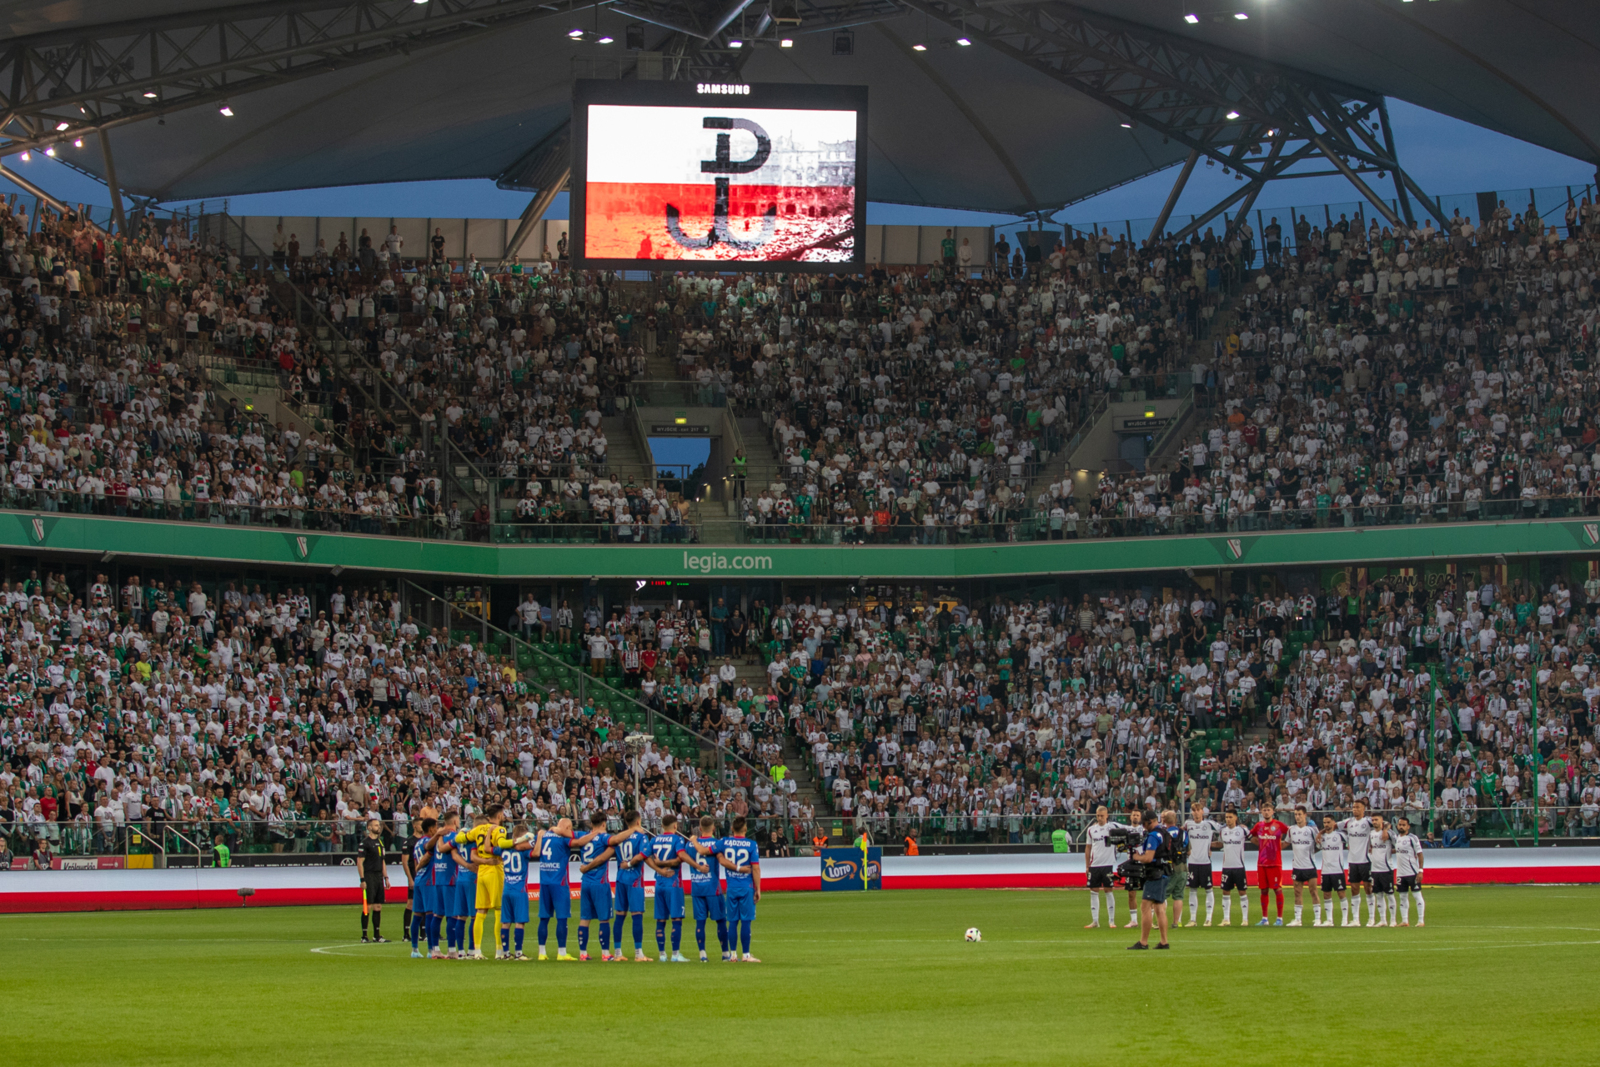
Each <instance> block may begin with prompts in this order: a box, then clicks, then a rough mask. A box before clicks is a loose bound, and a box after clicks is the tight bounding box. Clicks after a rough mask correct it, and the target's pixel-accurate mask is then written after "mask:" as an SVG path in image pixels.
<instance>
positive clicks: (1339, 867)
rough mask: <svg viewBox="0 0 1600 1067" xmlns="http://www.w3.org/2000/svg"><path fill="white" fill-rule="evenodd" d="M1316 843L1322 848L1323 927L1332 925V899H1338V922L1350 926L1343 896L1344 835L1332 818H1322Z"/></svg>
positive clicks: (1348, 913) (1357, 916)
mask: <svg viewBox="0 0 1600 1067" xmlns="http://www.w3.org/2000/svg"><path fill="white" fill-rule="evenodd" d="M1317 843H1318V844H1319V845H1321V846H1322V903H1323V905H1324V907H1325V909H1326V910H1327V913H1328V914H1327V918H1326V919H1325V920H1323V923H1322V925H1323V926H1332V925H1333V898H1334V896H1335V894H1337V895H1338V897H1339V914H1340V921H1341V922H1343V924H1344V925H1345V926H1349V925H1350V898H1349V897H1347V896H1345V892H1344V891H1345V880H1344V835H1343V834H1341V833H1340V832H1339V827H1338V824H1337V823H1335V822H1334V821H1333V816H1331V815H1328V816H1324V818H1323V820H1322V836H1321V837H1320V838H1318V840H1317ZM1360 920H1361V912H1360V911H1359V910H1357V912H1356V921H1357V922H1359V921H1360Z"/></svg>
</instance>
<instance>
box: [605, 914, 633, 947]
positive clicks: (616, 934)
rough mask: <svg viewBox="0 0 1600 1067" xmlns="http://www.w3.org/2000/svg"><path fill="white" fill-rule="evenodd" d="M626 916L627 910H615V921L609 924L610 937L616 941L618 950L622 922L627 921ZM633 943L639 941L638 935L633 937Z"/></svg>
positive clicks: (620, 945) (620, 941) (620, 942)
mask: <svg viewBox="0 0 1600 1067" xmlns="http://www.w3.org/2000/svg"><path fill="white" fill-rule="evenodd" d="M627 918H628V914H627V912H621V911H619V912H617V918H616V921H615V922H614V923H613V924H612V926H611V939H612V940H613V941H615V942H616V943H617V949H618V950H619V951H620V950H621V948H622V924H623V923H624V922H626V921H627ZM633 943H634V944H635V945H637V944H638V943H639V939H638V937H635V938H634V939H633Z"/></svg>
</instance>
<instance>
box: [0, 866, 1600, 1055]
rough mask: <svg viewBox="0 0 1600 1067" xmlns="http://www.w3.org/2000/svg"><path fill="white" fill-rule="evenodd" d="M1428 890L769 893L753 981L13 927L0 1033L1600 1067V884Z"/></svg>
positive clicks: (529, 1048) (174, 1047) (232, 932)
mask: <svg viewBox="0 0 1600 1067" xmlns="http://www.w3.org/2000/svg"><path fill="white" fill-rule="evenodd" d="M1427 895H1428V926H1427V928H1426V929H1423V930H1417V929H1395V930H1390V929H1381V930H1376V929H1374V930H1369V929H1366V928H1365V927H1360V928H1351V929H1342V928H1336V929H1331V930H1330V929H1325V928H1323V929H1319V928H1314V927H1310V926H1307V927H1302V928H1299V929H1288V928H1284V929H1279V928H1276V927H1269V928H1266V929H1261V928H1258V927H1249V928H1244V929H1241V928H1239V927H1231V928H1228V929H1220V928H1216V927H1213V928H1211V929H1205V928H1199V929H1194V930H1188V929H1183V930H1177V931H1175V932H1174V934H1173V943H1174V947H1173V949H1172V951H1170V952H1162V953H1156V952H1128V951H1126V947H1127V945H1128V944H1130V943H1131V942H1132V941H1133V938H1134V934H1133V932H1132V931H1124V930H1121V929H1118V930H1115V931H1112V930H1107V929H1099V930H1084V929H1082V926H1083V924H1084V922H1086V921H1087V920H1088V895H1087V893H1085V892H1083V891H1081V890H1080V891H1067V892H1053V891H1040V892H980V891H957V890H950V891H925V892H900V893H875V894H872V895H871V896H863V895H860V894H845V893H839V894H798V893H796V894H788V893H780V894H774V895H771V896H768V897H766V898H765V899H763V900H762V902H761V905H760V915H761V918H760V920H759V921H758V922H757V923H756V927H755V931H756V933H755V942H754V946H753V948H754V951H755V954H756V955H757V956H760V957H761V958H762V959H763V960H764V961H765V962H764V963H762V964H760V965H759V966H755V965H745V964H724V963H719V962H716V961H715V956H716V951H717V948H716V943H715V937H714V935H712V936H711V938H710V940H711V946H710V948H711V953H712V956H713V962H711V963H709V964H705V965H701V964H698V963H693V964H687V965H685V964H676V965H673V964H668V965H662V964H660V963H651V964H648V965H645V964H632V963H630V964H626V965H623V964H600V963H598V962H591V963H587V964H557V963H555V962H550V963H543V964H540V963H521V964H516V963H494V962H483V963H471V962H459V963H457V962H445V961H424V960H413V959H410V958H409V946H408V945H401V944H398V943H396V944H392V945H361V944H359V930H360V913H359V911H358V909H356V908H262V909H232V910H226V911H187V912H137V913H128V912H108V913H98V914H90V915H40V916H12V917H6V918H3V919H0V951H3V953H4V955H3V958H4V960H5V963H4V965H3V967H0V1013H3V1016H0V1017H3V1018H4V1020H5V1023H4V1031H5V1036H4V1048H5V1050H6V1056H5V1058H6V1061H7V1062H8V1063H16V1064H52V1065H54V1064H79V1063H94V1064H117V1065H126V1064H164V1063H170V1064H194V1063H224V1064H227V1065H228V1067H248V1065H254V1064H262V1065H270V1067H286V1065H298V1064H337V1065H339V1067H358V1065H359V1067H365V1065H367V1064H383V1065H388V1064H410V1063H417V1064H428V1065H431V1067H438V1065H441V1064H455V1063H473V1064H483V1063H495V1062H523V1063H530V1064H557V1063H580V1062H590V1063H609V1062H630V1063H642V1062H650V1061H655V1062H667V1061H668V1060H669V1059H670V1061H671V1062H685V1060H684V1057H688V1058H689V1059H688V1061H687V1062H695V1063H719V1064H720V1063H758V1064H784V1065H787V1064H811V1063H816V1064H828V1065H830V1067H837V1065H840V1064H848V1065H850V1067H866V1065H873V1064H894V1065H904V1064H917V1065H922V1064H946V1063H948V1064H1013V1063H1028V1064H1032V1063H1037V1064H1052V1065H1054V1064H1063V1063H1095V1064H1098V1063H1104V1064H1117V1065H1119V1067H1126V1065H1127V1064H1130V1063H1139V1064H1167V1063H1179V1064H1184V1065H1185V1067H1189V1065H1195V1064H1210V1063H1217V1064H1230V1065H1232V1064H1240V1063H1252V1064H1253V1063H1258V1062H1264V1061H1268V1060H1277V1061H1281V1062H1285V1063H1293V1062H1305V1063H1316V1064H1318V1065H1323V1064H1335V1065H1337V1064H1351V1065H1357V1067H1376V1065H1384V1064H1404V1065H1405V1067H1426V1065H1429V1064H1437V1063H1457V1064H1461V1065H1466V1064H1473V1065H1478V1064H1517V1065H1519V1067H1520V1065H1523V1064H1527V1063H1537V1062H1555V1063H1577V1062H1592V1061H1593V1060H1594V1059H1595V1056H1596V1053H1595V1050H1596V1049H1600V1014H1597V1013H1596V1012H1594V1011H1593V1010H1591V1009H1590V1008H1589V1007H1588V1006H1587V1005H1586V1002H1584V1001H1583V998H1584V997H1586V996H1587V995H1588V993H1589V992H1590V991H1592V990H1594V989H1596V988H1600V889H1593V888H1579V887H1570V888H1569V887H1526V888H1525V887H1515V888H1472V889H1465V888H1462V889H1453V888H1438V889H1430V890H1428V891H1427ZM1119 896H1120V894H1119ZM1124 902H1125V898H1124V900H1123V901H1119V905H1120V904H1122V903H1124ZM1251 913H1252V916H1253V917H1257V918H1258V917H1259V915H1258V913H1257V911H1256V901H1255V900H1254V899H1252V901H1251ZM1291 914H1292V913H1291ZM385 917H386V918H387V920H388V921H387V922H386V923H385V926H384V930H385V933H387V934H390V935H391V936H394V935H396V934H398V933H399V932H400V917H401V912H400V909H398V908H393V909H389V910H387V911H386V912H385ZM1217 917H1218V919H1220V918H1221V908H1220V906H1219V907H1218V909H1217ZM1118 918H1119V919H1122V920H1125V919H1126V915H1125V913H1124V912H1123V910H1122V908H1121V907H1120V906H1119V909H1118ZM1413 918H1415V916H1413ZM1235 920H1236V921H1237V915H1235ZM1364 920H1365V913H1364V912H1363V921H1364ZM1307 921H1309V914H1308V916H1307ZM969 926H976V927H979V928H980V929H981V930H982V931H983V938H984V939H983V941H982V943H980V944H968V943H967V942H965V941H964V940H963V939H962V935H963V932H964V931H965V930H966V928H967V927H969ZM352 935H356V936H354V937H353V936H352ZM551 936H552V938H553V937H554V930H553V929H552V931H551ZM629 936H630V935H629V934H628V933H625V934H624V937H625V939H626V938H629ZM645 936H646V940H647V951H649V952H650V953H651V955H652V956H654V954H655V928H654V923H653V921H652V922H647V923H646V930H645ZM533 938H534V931H533V929H532V928H531V926H530V929H529V931H528V944H527V951H529V952H530V953H532V952H534V951H536V949H535V946H534V945H533ZM630 946H631V941H630ZM551 947H552V950H553V949H554V946H553V945H552V946H551ZM569 948H570V949H571V950H572V951H573V952H576V951H577V923H576V921H574V922H573V924H572V931H571V937H570V940H569ZM597 949H598V944H597V942H595V941H591V943H590V950H591V952H595V953H596V955H598V952H597ZM684 952H685V954H686V955H690V956H693V955H695V947H694V934H693V924H692V923H686V924H685V929H684ZM1583 1049H1588V1050H1589V1052H1587V1053H1585V1052H1583V1051H1582V1050H1583Z"/></svg>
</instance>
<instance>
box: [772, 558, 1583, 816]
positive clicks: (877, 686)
mask: <svg viewBox="0 0 1600 1067" xmlns="http://www.w3.org/2000/svg"><path fill="white" fill-rule="evenodd" d="M1147 595H1148V592H1147V591H1141V590H1139V589H1138V588H1128V589H1125V590H1122V591H1112V592H1107V593H1104V594H1101V595H1098V596H1094V597H1091V596H1089V595H1087V594H1086V595H1084V596H1083V597H1082V598H1081V600H1080V601H1079V602H1078V603H1071V602H1068V601H1065V600H1062V601H1055V600H1043V601H1039V600H1033V601H1026V600H1025V601H1022V602H1012V601H1000V600H997V601H995V602H992V603H990V604H987V605H983V606H978V607H974V608H973V609H971V610H969V609H967V608H966V607H964V606H961V605H951V604H948V603H946V604H928V605H922V606H915V605H911V606H908V605H878V606H876V607H875V608H872V609H870V610H866V611H857V610H854V609H846V610H832V609H830V608H828V607H826V606H814V605H811V604H809V603H805V604H801V605H798V606H796V605H785V606H784V607H783V608H781V609H780V610H779V611H778V612H777V614H776V617H775V620H774V624H773V627H772V630H773V634H774V637H773V644H772V646H771V650H772V652H773V657H774V658H773V659H772V660H771V663H770V664H769V671H770V673H771V675H772V677H773V680H774V686H773V689H772V692H771V695H769V697H768V699H769V701H771V700H774V699H776V701H777V702H778V704H779V705H780V706H782V707H785V708H786V709H788V710H787V716H788V719H789V722H790V726H791V730H792V732H793V733H795V734H796V735H798V736H801V737H803V738H804V739H805V741H806V743H807V745H808V747H809V754H810V758H811V759H812V761H813V763H814V766H815V768H816V770H817V774H818V776H819V779H820V781H821V782H822V783H823V788H824V789H825V790H826V791H827V793H828V794H830V795H831V796H832V797H833V798H834V801H835V804H836V807H837V809H838V810H839V812H840V813H841V814H845V815H852V816H854V817H855V818H856V819H857V820H858V821H863V822H865V823H867V824H868V825H874V826H875V827H876V829H877V831H878V833H879V834H881V835H882V836H883V837H887V838H890V839H893V838H896V837H898V836H900V835H903V834H907V833H912V834H920V835H924V836H927V837H930V838H931V839H934V840H938V839H941V838H953V839H966V838H970V837H972V836H973V835H976V836H978V837H979V838H980V839H989V840H1011V841H1023V840H1032V839H1042V838H1040V837H1039V835H1040V834H1041V831H1042V830H1047V828H1048V827H1049V826H1050V825H1053V821H1054V820H1060V819H1061V818H1062V817H1064V816H1065V817H1068V818H1069V819H1070V818H1071V817H1077V818H1079V819H1081V818H1082V817H1084V816H1086V815H1088V814H1090V813H1092V812H1093V810H1094V808H1095V807H1096V806H1097V805H1101V804H1105V805H1107V806H1109V807H1111V808H1112V809H1113V810H1116V811H1137V810H1139V809H1144V808H1149V809H1153V810H1159V809H1160V808H1162V807H1168V806H1173V805H1174V804H1177V803H1180V802H1183V803H1186V802H1188V801H1189V800H1191V799H1193V798H1199V799H1201V800H1202V801H1204V802H1205V803H1207V804H1208V806H1209V807H1210V808H1211V809H1212V810H1213V811H1219V812H1220V811H1221V810H1222V809H1224V808H1227V807H1232V808H1236V809H1238V810H1241V811H1244V810H1246V809H1249V810H1255V809H1256V808H1257V807H1258V806H1259V805H1260V804H1262V803H1263V802H1266V801H1272V802H1273V803H1275V804H1276V806H1277V808H1278V810H1280V811H1281V810H1289V809H1291V808H1292V807H1294V806H1295V805H1298V804H1304V805H1306V806H1307V807H1308V808H1310V809H1312V810H1313V811H1317V810H1347V809H1348V807H1349V805H1350V803H1351V801H1352V800H1355V799H1362V800H1365V801H1366V802H1367V803H1368V804H1369V805H1370V806H1371V807H1372V808H1373V809H1374V810H1382V811H1397V810H1409V811H1411V812H1412V813H1413V815H1415V813H1417V812H1430V811H1431V812H1432V814H1433V816H1434V821H1435V825H1434V829H1435V830H1437V831H1438V832H1440V833H1441V834H1442V833H1443V832H1444V831H1446V830H1454V831H1467V832H1473V831H1482V832H1499V833H1509V834H1512V835H1516V834H1526V833H1531V832H1532V831H1533V829H1534V823H1535V815H1534V810H1533V808H1534V797H1535V794H1537V795H1538V798H1539V805H1540V808H1541V809H1542V810H1541V813H1540V814H1539V816H1538V818H1539V820H1540V822H1541V829H1542V831H1543V832H1544V833H1545V834H1546V835H1548V834H1550V833H1551V832H1557V833H1570V834H1574V835H1577V834H1582V835H1585V836H1594V835H1595V834H1597V833H1600V784H1597V781H1600V779H1597V775H1600V761H1597V756H1596V751H1595V742H1596V739H1597V733H1596V731H1597V727H1600V715H1597V714H1596V713H1595V707H1596V700H1597V699H1600V681H1597V680H1596V679H1595V676H1594V674H1593V671H1594V668H1595V666H1596V664H1597V663H1600V652H1597V649H1600V618H1597V617H1596V616H1595V615H1593V614H1591V612H1592V611H1593V609H1594V607H1595V606H1596V605H1600V580H1591V581H1590V582H1588V583H1587V584H1586V587H1585V590H1584V591H1583V592H1581V593H1579V594H1578V595H1577V597H1576V598H1575V597H1574V593H1573V591H1572V590H1570V589H1569V588H1568V587H1567V586H1566V584H1565V583H1564V582H1562V581H1556V582H1554V583H1552V584H1551V585H1550V586H1549V588H1548V589H1546V590H1541V589H1539V588H1536V587H1534V586H1532V585H1530V584H1529V583H1527V582H1524V581H1518V582H1514V583H1512V585H1511V587H1509V588H1500V587H1498V586H1496V585H1495V584H1494V583H1493V582H1492V581H1488V580H1485V581H1482V582H1474V581H1470V580H1466V579H1463V580H1462V581H1461V582H1460V583H1457V582H1455V581H1450V582H1446V583H1444V584H1441V585H1436V586H1434V587H1431V588H1427V587H1417V586H1406V585H1404V584H1401V585H1400V586H1399V587H1398V588H1397V587H1396V586H1395V585H1393V584H1390V583H1384V582H1379V583H1374V584H1372V585H1370V586H1367V587H1365V588H1355V589H1352V588H1350V587H1349V586H1348V585H1346V586H1344V587H1341V588H1338V589H1335V590H1332V591H1329V592H1328V593H1326V595H1323V594H1321V593H1319V592H1316V591H1307V592H1305V593H1303V594H1302V595H1301V596H1298V597H1296V596H1292V595H1289V594H1287V593H1285V594H1283V595H1281V596H1272V595H1264V596H1260V597H1255V596H1250V595H1242V594H1241V595H1236V596H1228V597H1226V599H1224V600H1223V601H1222V602H1221V603H1219V602H1218V600H1217V599H1216V598H1215V597H1214V596H1211V595H1208V594H1206V593H1204V592H1201V591H1198V590H1194V591H1191V592H1189V593H1186V594H1176V595H1175V593H1174V591H1172V590H1168V591H1166V592H1165V593H1164V594H1163V595H1162V596H1161V598H1160V600H1159V602H1157V601H1155V600H1154V599H1153V598H1152V599H1147ZM1436 687H1437V689H1436ZM1536 701H1537V709H1535V702H1536ZM1535 710H1537V716H1536V717H1535ZM1430 773H1431V774H1432V775H1433V778H1432V783H1431V788H1430V779H1429V775H1430ZM1414 821H1416V820H1414Z"/></svg>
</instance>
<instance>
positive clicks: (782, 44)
mask: <svg viewBox="0 0 1600 1067" xmlns="http://www.w3.org/2000/svg"><path fill="white" fill-rule="evenodd" d="M778 47H779V48H793V47H794V41H793V40H791V39H790V38H788V37H785V38H784V39H783V40H781V41H779V42H778Z"/></svg>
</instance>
